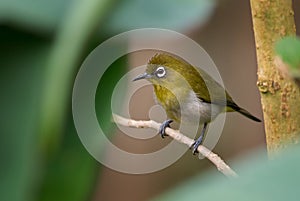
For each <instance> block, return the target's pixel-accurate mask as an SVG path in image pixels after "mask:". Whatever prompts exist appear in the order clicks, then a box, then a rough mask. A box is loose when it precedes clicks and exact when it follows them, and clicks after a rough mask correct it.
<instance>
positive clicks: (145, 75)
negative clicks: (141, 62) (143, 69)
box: [132, 73, 151, 82]
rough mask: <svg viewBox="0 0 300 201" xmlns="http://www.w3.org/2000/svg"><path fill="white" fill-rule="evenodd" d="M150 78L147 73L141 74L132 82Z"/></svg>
mask: <svg viewBox="0 0 300 201" xmlns="http://www.w3.org/2000/svg"><path fill="white" fill-rule="evenodd" d="M150 77H151V75H149V74H147V73H143V74H140V75H138V76H137V77H136V78H134V79H133V80H132V81H133V82H134V81H137V80H142V79H147V78H150Z"/></svg>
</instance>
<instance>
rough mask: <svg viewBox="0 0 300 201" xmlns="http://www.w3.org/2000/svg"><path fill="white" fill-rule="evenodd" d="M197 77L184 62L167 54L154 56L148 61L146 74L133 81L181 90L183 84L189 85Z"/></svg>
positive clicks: (195, 71) (196, 72) (196, 73)
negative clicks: (144, 81) (145, 81)
mask: <svg viewBox="0 0 300 201" xmlns="http://www.w3.org/2000/svg"><path fill="white" fill-rule="evenodd" d="M195 77H197V78H195ZM199 77H200V75H199V73H198V71H197V70H196V69H195V68H194V67H193V66H192V65H190V64H189V63H187V62H186V61H184V60H182V59H180V58H177V57H175V56H171V55H168V54H156V55H155V56H153V57H152V58H151V59H150V60H149V62H148V64H147V68H146V72H145V73H143V74H141V75H139V76H138V77H136V78H135V79H134V81H136V80H140V79H146V80H148V81H149V82H151V83H152V84H154V85H160V86H164V87H168V88H176V87H181V88H182V87H183V85H184V83H185V85H186V84H188V85H191V84H192V82H193V80H195V79H196V80H197V79H199ZM197 84H199V83H197Z"/></svg>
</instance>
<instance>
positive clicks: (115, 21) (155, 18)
mask: <svg viewBox="0 0 300 201" xmlns="http://www.w3.org/2000/svg"><path fill="white" fill-rule="evenodd" d="M215 4H216V1H215V0H186V1H182V0H164V1H160V0H152V1H148V0H126V1H119V2H118V4H117V5H116V8H115V9H114V11H113V12H111V14H110V15H108V16H107V19H106V23H105V31H106V32H108V33H111V32H112V33H119V32H123V31H128V30H131V29H137V28H149V27H153V28H156V27H157V28H167V29H174V30H184V29H187V28H191V27H193V26H195V25H201V24H203V23H205V22H206V21H207V19H208V17H209V16H210V15H211V14H212V11H213V8H214V7H215Z"/></svg>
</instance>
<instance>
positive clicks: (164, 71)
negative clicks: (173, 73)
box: [155, 66, 166, 78]
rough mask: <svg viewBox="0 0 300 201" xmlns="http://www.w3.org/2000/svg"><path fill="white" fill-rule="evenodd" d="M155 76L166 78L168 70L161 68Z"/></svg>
mask: <svg viewBox="0 0 300 201" xmlns="http://www.w3.org/2000/svg"><path fill="white" fill-rule="evenodd" d="M155 75H156V76H157V77H159V78H161V77H164V76H165V75H166V70H165V68H164V67H162V66H160V67H158V68H157V69H156V71H155Z"/></svg>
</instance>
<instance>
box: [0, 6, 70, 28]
mask: <svg viewBox="0 0 300 201" xmlns="http://www.w3.org/2000/svg"><path fill="white" fill-rule="evenodd" d="M73 2H75V0H52V1H47V0H39V1H35V0H1V1H0V22H1V23H12V24H16V25H18V26H21V27H23V28H26V29H36V30H40V31H43V32H49V31H54V30H55V28H57V26H58V25H59V23H60V21H61V19H63V17H64V15H65V12H66V10H67V8H68V7H69V6H70V5H71V4H72V3H73Z"/></svg>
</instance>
